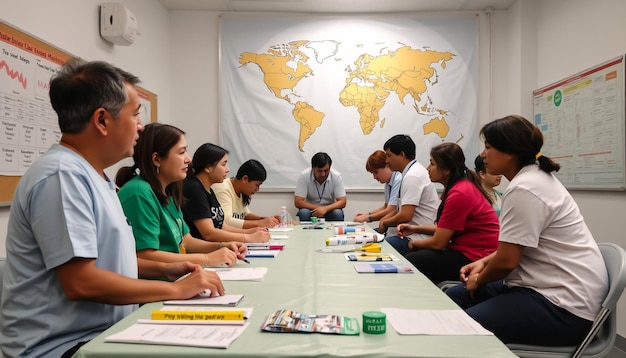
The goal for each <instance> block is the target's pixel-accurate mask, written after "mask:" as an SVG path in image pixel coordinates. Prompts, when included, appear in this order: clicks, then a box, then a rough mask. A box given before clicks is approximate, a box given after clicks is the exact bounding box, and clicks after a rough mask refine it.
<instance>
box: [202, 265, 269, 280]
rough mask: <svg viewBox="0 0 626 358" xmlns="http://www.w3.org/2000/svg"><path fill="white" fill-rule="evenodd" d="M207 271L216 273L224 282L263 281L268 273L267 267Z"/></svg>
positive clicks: (209, 269) (208, 269)
mask: <svg viewBox="0 0 626 358" xmlns="http://www.w3.org/2000/svg"><path fill="white" fill-rule="evenodd" d="M205 270H207V271H215V273H217V275H218V276H219V277H220V279H221V280H222V281H261V280H263V277H265V274H266V273H267V267H241V268H240V267H236V268H224V269H211V268H205Z"/></svg>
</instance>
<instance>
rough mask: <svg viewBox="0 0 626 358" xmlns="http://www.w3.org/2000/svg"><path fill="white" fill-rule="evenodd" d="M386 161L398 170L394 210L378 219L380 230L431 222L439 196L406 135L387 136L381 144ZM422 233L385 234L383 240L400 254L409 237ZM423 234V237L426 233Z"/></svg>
mask: <svg viewBox="0 0 626 358" xmlns="http://www.w3.org/2000/svg"><path fill="white" fill-rule="evenodd" d="M383 148H384V149H385V154H387V164H388V165H389V168H391V170H396V171H400V172H402V183H401V184H400V197H399V198H398V208H399V210H398V212H397V213H396V214H395V215H394V216H392V217H388V218H383V219H382V220H380V221H379V222H378V229H379V230H380V232H386V231H387V229H388V228H391V227H396V226H398V225H399V224H403V223H409V224H413V225H423V226H432V225H433V224H434V222H435V218H436V216H437V208H438V207H439V198H438V197H437V191H436V190H435V186H434V185H433V183H432V182H431V181H430V177H429V176H428V172H427V171H426V168H424V166H423V165H422V164H420V163H419V162H418V161H417V160H415V142H413V140H412V139H411V137H409V136H408V135H404V134H398V135H395V136H393V137H391V138H390V139H389V140H388V141H387V142H385V145H384V146H383ZM422 235H424V234H419V233H415V234H411V235H410V236H409V237H407V238H402V237H399V236H395V235H394V236H388V237H386V238H385V240H386V241H387V242H388V243H389V244H390V245H391V246H393V247H394V248H395V249H396V250H397V251H398V252H399V253H400V254H402V255H405V254H407V253H408V252H409V247H408V242H409V239H420V238H421V237H422ZM427 236H428V235H426V236H425V237H427Z"/></svg>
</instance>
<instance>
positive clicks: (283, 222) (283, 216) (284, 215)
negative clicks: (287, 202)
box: [279, 206, 289, 227]
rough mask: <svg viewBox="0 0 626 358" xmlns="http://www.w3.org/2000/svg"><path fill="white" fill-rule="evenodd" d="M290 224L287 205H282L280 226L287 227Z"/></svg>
mask: <svg viewBox="0 0 626 358" xmlns="http://www.w3.org/2000/svg"><path fill="white" fill-rule="evenodd" d="M288 224H289V213H288V212H287V207H286V206H281V207H280V225H279V226H280V227H285V226H287V225H288Z"/></svg>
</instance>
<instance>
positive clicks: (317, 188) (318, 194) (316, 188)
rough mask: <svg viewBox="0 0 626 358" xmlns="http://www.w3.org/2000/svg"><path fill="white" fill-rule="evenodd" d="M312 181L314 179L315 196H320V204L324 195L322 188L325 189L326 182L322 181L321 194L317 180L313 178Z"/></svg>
mask: <svg viewBox="0 0 626 358" xmlns="http://www.w3.org/2000/svg"><path fill="white" fill-rule="evenodd" d="M314 181H315V190H317V196H319V197H320V204H321V203H322V197H323V196H324V190H326V183H327V181H324V185H322V193H321V194H320V188H319V186H318V185H317V180H315V179H314Z"/></svg>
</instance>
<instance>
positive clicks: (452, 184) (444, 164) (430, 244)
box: [398, 143, 500, 283]
mask: <svg viewBox="0 0 626 358" xmlns="http://www.w3.org/2000/svg"><path fill="white" fill-rule="evenodd" d="M427 170H428V175H429V176H430V180H431V181H433V182H436V183H441V184H443V186H444V190H443V194H442V195H441V204H440V205H439V209H438V210H437V218H436V221H435V224H434V225H432V226H417V225H410V224H400V225H398V234H399V235H400V236H406V235H410V234H413V233H416V232H417V233H421V234H427V235H432V236H431V237H429V238H426V239H423V240H411V241H409V243H408V246H409V249H411V252H409V253H408V254H406V255H405V257H406V258H407V260H409V261H410V262H411V263H412V264H413V265H414V266H415V267H416V268H417V269H418V270H420V271H421V272H422V273H423V274H424V275H426V277H428V278H429V279H430V280H431V281H432V282H434V283H439V282H441V281H445V280H458V279H459V270H460V269H461V267H463V266H464V265H467V264H468V263H470V262H473V261H476V260H478V259H480V258H482V257H485V256H487V255H489V254H491V253H492V252H494V251H495V250H496V248H497V247H498V233H499V230H500V225H499V222H498V216H497V215H496V212H495V211H494V209H493V207H492V206H491V202H490V201H489V196H488V194H487V193H486V192H485V190H484V189H483V188H482V185H481V183H480V177H479V176H478V174H476V172H474V171H472V170H470V169H468V168H467V167H466V166H465V155H464V154H463V150H462V149H461V147H459V146H458V145H457V144H455V143H442V144H439V145H437V146H435V147H433V148H432V149H431V151H430V164H429V165H428V168H427Z"/></svg>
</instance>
